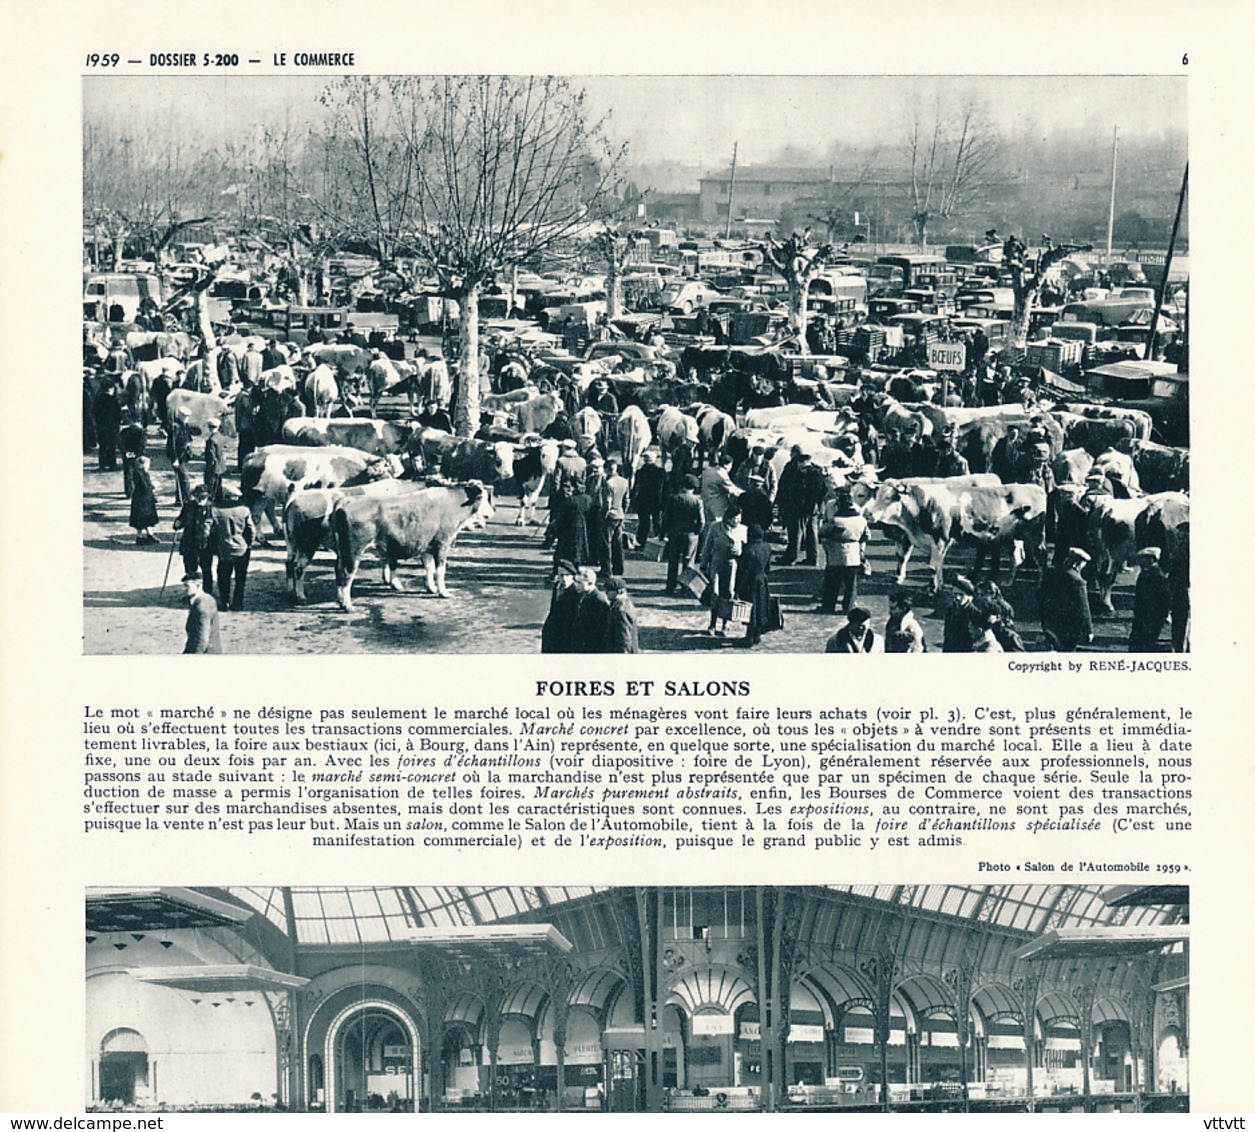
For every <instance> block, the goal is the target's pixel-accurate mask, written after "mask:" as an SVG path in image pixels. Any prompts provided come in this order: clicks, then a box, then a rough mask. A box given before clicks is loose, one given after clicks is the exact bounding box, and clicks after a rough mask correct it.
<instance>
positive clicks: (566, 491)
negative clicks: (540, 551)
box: [541, 436, 588, 557]
mask: <svg viewBox="0 0 1255 1132" xmlns="http://www.w3.org/2000/svg"><path fill="white" fill-rule="evenodd" d="M587 473H588V465H587V463H586V462H585V460H584V457H583V456H581V455H580V454H579V449H578V447H577V445H576V443H575V441H574V440H572V439H571V438H570V437H569V436H568V437H567V438H566V439H565V440H563V441H560V442H559V444H558V462H557V464H556V465H555V466H554V469H553V482H552V486H551V487H550V489H549V529H548V530H547V531H545V538H544V541H543V542H542V543H541V545H542V546H543V547H544V548H545V549H546V550H547V549H549V547H551V546H552V545H553V542H554V539H555V538H556V537H557V535H556V534H555V531H556V530H557V527H558V521H559V519H560V518H561V516H562V511H563V508H565V507H566V506H567V505H568V504H569V503H570V501H571V500H572V499H573V498H575V496H577V495H579V494H581V493H582V492H583V491H584V480H585V477H586V475H587ZM567 557H569V556H567Z"/></svg>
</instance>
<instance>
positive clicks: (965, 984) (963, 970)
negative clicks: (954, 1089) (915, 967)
mask: <svg viewBox="0 0 1255 1132" xmlns="http://www.w3.org/2000/svg"><path fill="white" fill-rule="evenodd" d="M975 974H976V972H975V967H974V966H973V965H972V964H971V963H962V964H960V965H959V966H957V967H951V968H949V969H948V970H947V971H945V972H944V973H943V975H942V977H943V978H944V979H945V981H946V982H947V983H948V984H949V985H950V988H951V989H952V990H953V992H954V1025H955V1031H956V1036H957V1038H958V1041H959V1083H960V1085H961V1087H962V1089H963V1111H964V1112H968V1111H970V1109H969V1098H968V1092H967V1083H968V1077H969V1066H968V1062H967V1053H968V1051H967V1046H968V1042H969V1041H970V1040H971V1035H972V1019H971V1008H972V982H973V980H974V978H975Z"/></svg>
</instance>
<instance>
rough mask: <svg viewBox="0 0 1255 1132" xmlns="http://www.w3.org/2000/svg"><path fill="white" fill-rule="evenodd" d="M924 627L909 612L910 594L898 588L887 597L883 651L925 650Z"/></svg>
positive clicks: (926, 648) (926, 647)
mask: <svg viewBox="0 0 1255 1132" xmlns="http://www.w3.org/2000/svg"><path fill="white" fill-rule="evenodd" d="M927 650H928V646H927V644H926V643H925V641H924V629H923V627H922V626H921V625H920V623H919V622H918V621H917V620H916V619H915V614H914V613H912V612H911V595H910V594H909V593H907V592H906V591H905V590H898V591H896V592H895V593H893V594H891V595H890V597H889V620H888V621H887V622H886V624H885V652H927Z"/></svg>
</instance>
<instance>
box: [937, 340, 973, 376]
mask: <svg viewBox="0 0 1255 1132" xmlns="http://www.w3.org/2000/svg"><path fill="white" fill-rule="evenodd" d="M928 368H929V369H935V370H941V371H943V372H945V373H962V372H963V371H964V370H965V369H966V368H967V347H966V346H965V345H964V344H963V343H962V342H929V343H928Z"/></svg>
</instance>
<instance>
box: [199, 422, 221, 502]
mask: <svg viewBox="0 0 1255 1132" xmlns="http://www.w3.org/2000/svg"><path fill="white" fill-rule="evenodd" d="M205 427H206V428H207V429H208V430H209V435H208V436H207V437H206V438H205V477H204V484H205V492H206V494H207V495H208V496H209V498H210V499H216V498H217V497H218V487H219V485H221V483H222V476H223V474H224V473H225V472H226V470H227V449H226V445H224V444H223V443H222V437H221V436H220V435H219V433H218V421H217V419H216V418H214V417H210V419H209V420H208V421H206V422H205Z"/></svg>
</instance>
